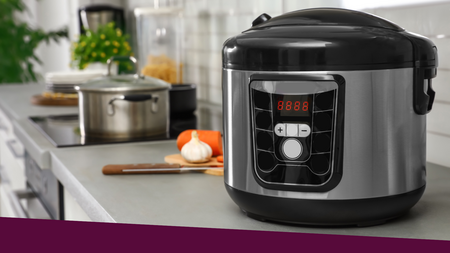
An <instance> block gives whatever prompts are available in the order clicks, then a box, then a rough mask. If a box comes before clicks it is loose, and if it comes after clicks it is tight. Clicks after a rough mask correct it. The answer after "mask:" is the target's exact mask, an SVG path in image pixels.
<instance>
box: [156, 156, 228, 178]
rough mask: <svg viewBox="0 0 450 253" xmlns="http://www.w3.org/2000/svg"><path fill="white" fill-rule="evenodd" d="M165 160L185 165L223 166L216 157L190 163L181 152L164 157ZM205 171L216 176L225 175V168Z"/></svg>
mask: <svg viewBox="0 0 450 253" xmlns="http://www.w3.org/2000/svg"><path fill="white" fill-rule="evenodd" d="M164 161H165V162H166V163H176V164H180V165H181V166H185V167H223V163H221V162H218V161H217V158H216V157H211V160H210V161H209V162H206V163H189V162H187V161H186V160H184V158H183V157H182V156H181V154H173V155H168V156H166V157H164ZM203 173H205V174H210V175H216V176H223V169H222V170H217V169H213V170H205V171H204V172H203Z"/></svg>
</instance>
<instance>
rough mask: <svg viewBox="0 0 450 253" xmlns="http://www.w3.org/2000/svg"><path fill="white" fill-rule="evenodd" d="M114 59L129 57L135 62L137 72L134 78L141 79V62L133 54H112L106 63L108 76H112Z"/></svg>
mask: <svg viewBox="0 0 450 253" xmlns="http://www.w3.org/2000/svg"><path fill="white" fill-rule="evenodd" d="M114 59H122V60H123V59H127V60H130V61H132V62H133V63H134V68H135V69H136V73H135V74H134V78H136V79H139V77H140V76H139V64H138V62H137V60H136V58H134V57H133V56H112V57H111V58H109V59H108V60H107V61H106V64H107V65H108V72H107V74H106V75H107V76H111V64H112V62H113V61H114Z"/></svg>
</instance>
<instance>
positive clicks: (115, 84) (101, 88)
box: [75, 75, 170, 92]
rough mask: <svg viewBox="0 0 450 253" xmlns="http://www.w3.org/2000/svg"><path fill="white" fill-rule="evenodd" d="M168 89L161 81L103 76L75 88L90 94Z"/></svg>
mask: <svg viewBox="0 0 450 253" xmlns="http://www.w3.org/2000/svg"><path fill="white" fill-rule="evenodd" d="M169 88H170V84H169V83H167V82H164V81H163V80H160V79H156V78H153V77H148V76H138V75H118V76H105V77H100V78H97V79H93V80H90V81H88V82H86V83H84V84H81V85H78V86H75V89H76V90H78V91H92V92H127V91H157V90H166V89H169Z"/></svg>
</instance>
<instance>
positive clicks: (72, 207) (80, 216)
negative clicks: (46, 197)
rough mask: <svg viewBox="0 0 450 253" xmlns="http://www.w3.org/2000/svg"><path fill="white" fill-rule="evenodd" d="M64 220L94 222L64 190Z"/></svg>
mask: <svg viewBox="0 0 450 253" xmlns="http://www.w3.org/2000/svg"><path fill="white" fill-rule="evenodd" d="M64 219H65V220H73V221H92V220H91V219H90V218H89V216H88V215H87V214H86V212H85V211H84V210H83V209H82V208H81V206H80V205H79V204H78V203H77V201H76V200H75V198H74V197H72V195H70V193H69V192H68V191H67V190H66V189H64Z"/></svg>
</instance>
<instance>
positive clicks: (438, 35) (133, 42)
mask: <svg viewBox="0 0 450 253" xmlns="http://www.w3.org/2000/svg"><path fill="white" fill-rule="evenodd" d="M11 1H13V0H11ZM19 2H23V3H24V4H25V5H26V7H27V9H28V11H25V12H22V13H16V14H15V19H16V20H18V21H22V22H26V23H27V24H28V25H29V26H30V27H32V28H41V29H42V30H43V31H44V32H50V31H58V32H59V33H57V34H53V37H54V38H56V39H59V42H55V41H54V40H53V39H52V38H50V39H49V43H45V42H41V43H39V44H38V46H37V47H36V48H35V50H34V53H35V55H36V56H37V58H38V59H40V60H41V62H42V64H38V63H36V62H35V60H32V62H33V61H34V64H33V66H32V67H31V68H32V72H33V73H35V74H36V79H37V80H38V81H39V82H44V77H45V74H46V73H49V72H60V71H69V70H71V69H79V68H80V63H79V62H78V63H74V61H73V55H72V54H73V53H72V52H73V51H74V50H75V49H74V48H75V47H76V46H79V45H78V44H76V43H74V42H80V41H78V40H79V38H80V37H79V36H80V32H81V31H82V29H80V14H79V13H80V8H81V9H82V8H83V7H86V6H92V5H109V6H110V7H112V8H116V9H122V10H123V17H124V24H120V23H121V22H120V20H119V19H117V18H116V19H115V21H116V26H121V25H122V27H121V28H122V29H123V33H124V35H125V34H129V38H128V43H129V44H126V43H125V45H124V49H123V50H124V51H123V52H124V53H125V55H134V56H136V57H137V58H138V59H139V63H140V65H141V66H140V69H141V70H142V69H143V68H145V66H146V64H148V63H149V61H150V59H149V56H150V55H152V52H150V51H151V49H148V48H146V47H148V45H142V44H143V43H144V42H145V41H144V39H138V38H144V37H145V36H147V35H148V33H149V31H150V28H149V24H151V20H150V21H149V20H146V18H145V17H146V16H148V15H150V16H151V15H152V14H151V11H150V12H148V11H147V12H146V11H143V10H148V9H141V11H136V9H137V8H155V9H158V8H159V9H165V8H179V9H180V10H181V12H180V14H179V15H178V14H177V15H175V16H173V17H172V18H171V19H170V18H169V20H168V21H167V22H169V23H170V22H172V25H174V26H177V27H174V31H175V33H174V34H171V35H170V36H173V38H177V39H179V43H177V44H174V45H171V46H170V47H169V49H167V48H166V49H161V51H165V54H172V55H173V56H170V55H169V57H168V58H169V60H168V61H169V63H171V64H175V66H176V67H175V71H176V75H177V76H176V77H175V78H176V80H175V81H171V82H172V83H174V82H175V83H192V84H196V85H197V98H198V99H199V100H204V101H208V102H211V103H215V104H221V103H222V91H221V69H222V63H221V59H222V56H221V48H222V43H223V42H224V41H225V40H226V39H227V38H229V37H231V36H233V35H236V34H237V33H240V32H242V31H244V30H246V29H248V28H249V27H250V26H251V23H252V21H253V20H254V19H255V18H256V17H257V16H258V15H260V14H261V13H264V12H265V13H267V14H269V15H271V16H272V17H274V16H277V15H280V14H282V13H285V12H289V11H294V10H298V9H304V8H313V7H342V8H348V9H355V10H363V11H366V12H369V13H373V14H375V15H378V16H381V17H383V18H386V19H388V20H391V21H392V22H394V23H396V24H398V25H400V26H402V27H404V28H405V29H407V30H409V31H411V32H415V33H418V34H421V35H424V36H427V37H428V38H430V39H432V40H433V42H434V43H435V44H436V45H437V48H438V53H439V68H438V75H437V78H435V79H434V80H433V88H434V89H435V91H436V93H437V95H436V100H435V103H434V107H433V111H432V112H431V113H430V114H429V115H428V130H427V138H428V140H427V142H428V143H427V146H428V147H427V160H428V161H430V162H432V163H436V164H440V165H444V166H447V167H450V155H448V153H447V150H448V149H449V147H450V117H449V116H450V86H449V85H447V80H448V79H449V78H450V58H449V57H448V56H447V53H449V51H450V43H449V42H450V39H449V36H450V26H449V25H448V24H449V23H447V21H450V15H448V13H450V1H449V0H446V1H433V0H377V1H366V0H364V1H362V0H303V1H299V0H245V1H239V0H226V1H225V0H110V1H106V0H39V1H37V0H22V1H19ZM137 16H141V19H139V18H137ZM142 17H144V18H142ZM0 23H1V21H0ZM65 28H66V30H65ZM0 29H1V25H0ZM160 32H161V33H163V32H164V33H165V32H166V31H165V30H164V31H162V30H161V31H160ZM1 36H3V35H1ZM64 36H67V37H68V38H64ZM26 39H29V38H26ZM2 40H3V39H2ZM144 44H145V43H144ZM87 46H89V45H87ZM11 47H12V45H11V44H7V43H4V42H3V43H2V42H1V41H0V57H1V58H3V59H2V61H6V60H7V59H5V58H4V56H2V52H3V54H5V52H6V51H8V48H11ZM91 55H92V53H91ZM154 56H157V55H154ZM157 60H159V61H164V60H167V59H160V58H158V59H157ZM77 64H78V65H77ZM87 65H94V64H86V66H87ZM23 67H25V68H27V66H23ZM124 71H127V69H126V68H125V70H124ZM149 71H150V70H149ZM447 77H449V78H447ZM27 80H28V82H29V79H27ZM27 80H23V81H25V82H26V81H27ZM0 82H1V81H0ZM3 82H5V81H3Z"/></svg>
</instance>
